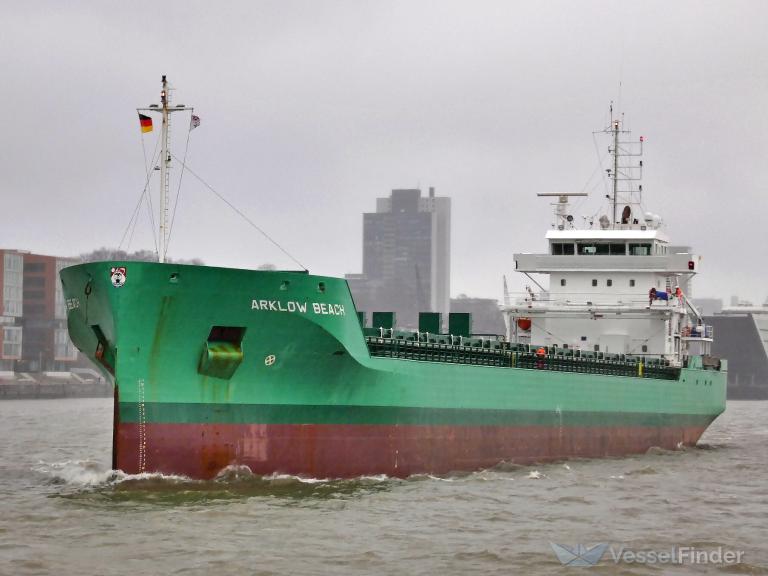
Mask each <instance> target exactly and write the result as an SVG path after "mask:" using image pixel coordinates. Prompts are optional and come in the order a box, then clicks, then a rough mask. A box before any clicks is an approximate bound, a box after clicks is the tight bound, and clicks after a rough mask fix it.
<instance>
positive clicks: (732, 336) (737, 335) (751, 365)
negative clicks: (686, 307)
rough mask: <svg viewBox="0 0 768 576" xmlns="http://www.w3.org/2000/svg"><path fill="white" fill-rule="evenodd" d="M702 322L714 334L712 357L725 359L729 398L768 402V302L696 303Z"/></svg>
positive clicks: (718, 301)
mask: <svg viewBox="0 0 768 576" xmlns="http://www.w3.org/2000/svg"><path fill="white" fill-rule="evenodd" d="M695 305H696V307H697V308H699V310H701V311H702V315H703V316H704V321H705V322H706V323H707V324H711V325H712V327H713V328H714V330H715V339H714V342H713V344H712V353H713V354H714V355H715V356H719V357H721V358H727V359H728V397H729V398H733V399H742V400H766V399H768V301H766V302H765V303H764V304H763V305H762V306H755V305H753V304H752V303H751V302H747V301H744V300H741V299H739V298H738V297H735V296H734V297H733V298H731V305H730V306H723V302H722V300H719V299H714V298H706V299H698V300H695Z"/></svg>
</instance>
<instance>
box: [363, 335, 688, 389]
mask: <svg viewBox="0 0 768 576" xmlns="http://www.w3.org/2000/svg"><path fill="white" fill-rule="evenodd" d="M454 338H455V337H450V336H448V337H443V338H441V339H440V340H438V339H437V338H429V337H425V336H423V335H418V334H416V333H412V334H410V335H409V334H408V333H405V334H398V333H396V332H395V333H392V334H391V335H390V336H384V337H382V336H366V338H365V341H366V344H367V345H368V350H369V352H370V354H371V356H374V357H379V358H398V359H401V360H415V361H422V362H440V363H449V364H471V365H475V366H495V367H499V368H527V369H532V370H552V371H556V372H578V373H585V374H606V375H613V376H631V377H635V378H637V377H640V378H656V379H661V380H677V379H678V378H679V376H680V368H678V367H675V366H670V365H669V363H668V362H667V361H666V360H664V359H663V358H657V357H648V356H632V355H626V354H607V353H603V352H587V351H582V350H574V349H569V348H558V347H545V346H530V345H527V344H514V343H510V342H504V341H502V340H498V339H497V340H494V339H483V338H466V339H464V338H460V342H461V343H459V344H456V343H451V340H453V339H454ZM441 340H442V341H441ZM542 351H543V352H542Z"/></svg>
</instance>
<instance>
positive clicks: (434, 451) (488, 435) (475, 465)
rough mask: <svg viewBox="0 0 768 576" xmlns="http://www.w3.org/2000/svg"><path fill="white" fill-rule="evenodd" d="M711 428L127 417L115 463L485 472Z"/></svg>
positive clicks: (180, 468)
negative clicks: (131, 420)
mask: <svg viewBox="0 0 768 576" xmlns="http://www.w3.org/2000/svg"><path fill="white" fill-rule="evenodd" d="M705 428H706V426H688V427H675V426H666V427H650V426H648V427H638V426H632V427H596V426H584V427H562V428H561V427H545V426H515V427H500V426H388V425H350V424H340V425H336V424H147V425H145V429H144V431H143V433H142V434H141V436H140V431H139V425H138V424H128V423H126V424H122V423H121V424H119V425H118V429H117V431H116V434H115V452H116V453H115V458H114V462H115V466H116V467H117V468H118V469H121V470H123V471H124V472H127V473H132V474H134V473H139V472H161V473H164V474H180V475H185V476H189V477H191V478H201V479H207V478H212V477H214V476H215V475H216V474H217V473H218V472H219V471H221V470H222V469H223V468H225V467H227V466H229V465H245V466H248V467H249V468H250V469H251V471H252V472H253V473H254V474H272V473H285V474H295V475H304V476H310V477H315V478H351V477H356V476H364V475H376V474H386V475H388V476H394V477H406V476H410V475H412V474H420V473H432V474H445V473H448V472H453V471H470V470H478V469H482V468H489V467H492V466H494V465H496V464H498V463H499V462H502V461H506V462H514V463H516V464H532V463H540V462H547V461H553V460H562V459H567V458H600V457H611V456H623V455H626V454H636V453H642V452H645V451H646V450H648V448H650V447H653V446H658V447H660V448H665V449H670V450H671V449H675V448H676V447H678V446H679V445H680V444H683V445H686V446H692V445H694V444H696V442H697V440H698V439H699V437H700V436H701V435H702V433H703V432H704V429H705ZM140 438H143V442H141V441H140ZM142 444H143V446H142ZM142 459H143V464H142V462H141V460H142Z"/></svg>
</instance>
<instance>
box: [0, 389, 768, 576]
mask: <svg viewBox="0 0 768 576" xmlns="http://www.w3.org/2000/svg"><path fill="white" fill-rule="evenodd" d="M111 418H112V408H111V400H106V399H90V400H56V401H47V400H37V401H5V402H0V437H2V449H1V450H2V451H1V452H0V574H2V575H24V574H57V575H69V574H72V575H81V574H82V575H91V574H93V575H123V574H125V575H128V574H130V575H139V574H141V575H152V574H163V575H169V574H184V575H187V574H189V575H195V574H201V575H202V574H216V575H230V574H232V575H234V574H237V575H244V574H248V575H250V574H264V575H266V574H280V575H285V574H312V575H314V574H333V575H345V574H377V575H378V574H398V575H401V574H408V575H413V574H441V575H442V574H456V575H459V574H461V575H465V574H504V575H511V574H567V573H574V572H576V573H579V570H581V572H580V573H582V574H584V573H590V572H592V571H594V572H595V573H600V574H649V573H650V574H667V573H673V574H699V573H711V574H728V573H732V574H768V568H767V567H768V544H767V542H768V403H765V402H731V403H730V404H729V408H728V410H727V412H726V413H725V414H724V415H723V416H722V417H721V418H720V419H719V420H718V421H717V422H716V423H715V425H713V427H712V428H711V429H710V430H709V431H708V432H707V434H706V435H705V436H704V438H703V439H702V443H701V445H700V447H699V448H697V449H691V450H684V451H677V452H666V451H656V450H652V451H651V452H650V453H649V454H646V455H643V456H638V457H632V458H624V459H614V460H579V461H569V462H567V463H558V464H548V465H542V466H529V467H514V466H506V467H505V466H501V467H499V468H497V469H494V470H487V471H483V472H477V473H474V474H468V475H464V476H452V477H444V478H434V477H425V476H422V477H414V478H410V479H407V480H396V479H389V478H386V477H382V478H379V477H373V478H360V479H357V480H351V481H328V480H322V479H297V478H293V477H282V476H277V477H270V478H258V477H253V476H252V475H250V474H249V473H248V471H247V470H232V471H230V472H229V473H227V474H226V475H225V476H224V477H221V478H219V479H217V480H216V481H211V482H197V481H191V480H187V479H184V478H174V477H161V476H153V475H145V476H125V475H123V474H121V473H119V472H112V471H110V470H109V462H110V450H111V429H110V427H111ZM550 542H555V543H559V544H565V545H571V546H572V545H575V544H584V545H594V544H598V543H610V544H611V546H612V547H611V549H610V550H613V551H617V550H619V549H620V548H621V546H624V548H625V550H631V551H636V552H637V551H667V550H669V549H670V548H671V547H672V546H678V547H684V546H692V547H694V548H696V549H699V550H713V549H717V548H718V547H721V548H722V549H723V550H726V551H727V550H732V551H743V553H744V555H743V558H742V561H741V562H740V563H737V564H731V565H727V566H726V565H715V564H710V565H706V566H704V565H691V564H686V565H661V566H659V565H656V566H650V565H648V564H639V563H627V562H624V561H622V562H620V563H618V564H616V563H614V561H613V559H612V556H611V552H610V551H609V552H606V553H605V554H604V556H603V558H602V560H601V561H600V562H599V564H598V565H597V566H595V567H590V568H580V569H579V568H569V567H563V566H562V565H561V564H560V562H559V561H558V559H557V557H556V555H555V554H554V553H553V551H552V549H551V547H550Z"/></svg>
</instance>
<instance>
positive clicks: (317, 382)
mask: <svg viewBox="0 0 768 576" xmlns="http://www.w3.org/2000/svg"><path fill="white" fill-rule="evenodd" d="M61 278H62V282H63V285H64V292H65V296H66V299H67V308H68V324H69V331H70V335H71V338H72V340H73V342H74V343H75V344H76V346H77V347H78V348H79V349H80V350H81V351H82V352H83V353H85V354H86V355H88V356H89V357H90V358H91V359H93V360H94V361H95V362H96V363H98V364H99V365H100V366H102V367H103V369H104V370H105V372H108V373H109V374H110V375H111V376H112V377H113V378H114V384H115V399H116V401H115V422H114V447H113V466H114V467H115V468H116V469H121V470H123V471H125V472H128V473H141V472H161V473H166V474H183V475H187V476H190V477H193V478H211V477H213V476H215V475H216V474H217V473H219V472H220V471H221V470H222V469H224V468H225V467H227V466H232V465H244V466H248V467H249V468H250V469H251V470H252V471H253V472H254V473H257V474H271V473H288V474H301V475H309V476H314V477H353V476H358V475H369V474H387V475H391V476H401V477H402V476H408V475H411V474H417V473H436V474H440V473H447V472H450V471H458V470H475V469H480V468H485V467H490V466H493V465H495V464H497V463H499V462H501V461H512V462H516V463H521V464H526V463H532V462H544V461H551V460H558V459H566V458H571V457H605V456H620V455H624V454H630V453H639V452H644V451H645V450H647V449H648V448H650V447H652V446H659V447H662V448H668V449H674V448H676V447H678V446H680V445H693V444H695V443H696V441H697V440H698V439H699V437H700V436H701V434H702V433H703V432H704V430H705V429H706V428H707V426H708V425H709V424H710V423H711V422H712V421H713V420H714V419H715V418H716V417H717V416H718V414H720V413H721V412H722V411H723V410H724V409H725V395H726V364H725V362H724V361H723V362H722V363H721V364H718V365H717V366H714V365H711V363H707V362H704V361H703V359H702V358H701V357H691V358H690V359H689V362H688V364H687V366H686V367H683V368H681V369H679V370H677V371H675V372H674V375H673V377H671V378H670V377H669V376H668V377H667V378H661V377H658V378H657V377H649V375H648V374H647V373H646V374H643V370H642V367H640V368H639V370H638V371H637V373H635V372H634V370H633V371H632V374H634V375H626V371H625V372H621V371H617V369H616V368H615V367H610V366H602V367H597V368H595V367H594V366H593V367H592V369H589V370H587V369H586V368H580V367H579V365H578V364H577V363H576V364H571V365H568V366H566V367H565V368H564V369H555V368H554V367H555V363H554V360H553V361H552V362H550V359H549V358H543V359H541V360H538V361H537V362H534V363H529V364H525V363H524V362H522V361H519V360H522V357H521V358H518V357H517V355H516V354H515V353H514V352H511V351H504V350H499V351H494V352H493V353H491V352H490V351H489V352H487V353H484V354H475V355H474V356H473V355H472V353H469V355H465V357H464V359H460V358H459V356H456V354H458V352H455V351H453V350H452V349H451V347H445V346H443V347H442V349H443V350H442V352H441V354H442V355H440V354H437V355H430V354H426V355H424V354H422V355H421V356H414V355H411V356H408V355H407V354H405V355H404V354H399V353H398V354H390V355H389V356H387V355H382V354H380V353H377V354H373V355H372V354H371V351H372V350H374V348H371V347H370V346H369V344H370V341H371V339H370V338H369V339H366V337H365V335H364V333H363V329H362V328H361V325H360V322H359V320H358V317H357V314H356V310H355V306H354V303H353V301H352V297H351V294H350V292H349V288H348V286H347V284H346V282H345V281H344V280H342V279H338V278H331V277H322V276H314V275H309V274H306V273H300V272H283V271H250V270H238V269H226V268H214V267H205V266H186V265H176V264H157V263H139V262H100V263H91V264H82V265H78V266H73V267H70V268H66V269H64V270H62V272H61ZM382 342H383V343H384V345H385V347H386V345H389V344H387V342H386V339H383V340H379V348H381V345H382ZM392 346H393V348H392V349H393V350H396V349H398V343H397V342H394V341H393V342H392ZM432 348H435V347H434V346H433V347H432ZM446 348H447V350H446ZM397 356H399V357H397ZM414 358H423V359H421V360H417V359H414ZM457 358H459V359H458V360H457ZM522 366H527V367H522ZM560 368H562V366H560ZM621 374H625V375H621ZM641 374H642V376H641Z"/></svg>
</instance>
